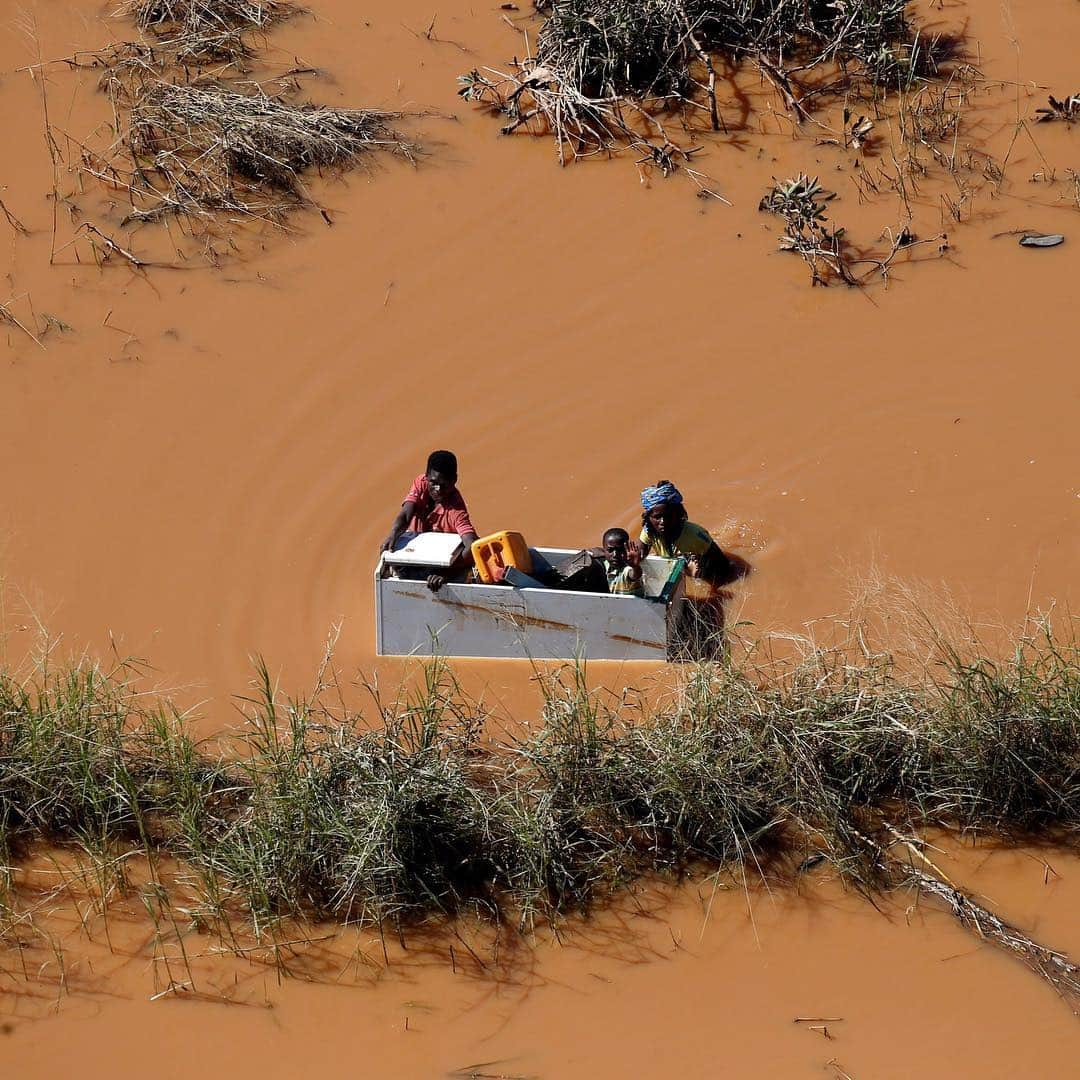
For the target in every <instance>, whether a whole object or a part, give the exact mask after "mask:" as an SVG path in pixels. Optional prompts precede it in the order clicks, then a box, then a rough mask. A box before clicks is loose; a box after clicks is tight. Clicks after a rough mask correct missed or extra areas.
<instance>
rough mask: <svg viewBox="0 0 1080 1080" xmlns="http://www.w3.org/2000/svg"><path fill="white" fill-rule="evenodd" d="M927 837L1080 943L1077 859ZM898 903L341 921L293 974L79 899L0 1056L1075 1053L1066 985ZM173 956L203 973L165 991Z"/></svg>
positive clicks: (733, 903)
mask: <svg viewBox="0 0 1080 1080" xmlns="http://www.w3.org/2000/svg"><path fill="white" fill-rule="evenodd" d="M935 858H936V859H937V860H938V861H939V863H940V864H942V866H943V869H945V870H946V872H947V873H949V874H950V875H951V876H953V877H955V878H959V879H961V880H963V881H965V882H966V883H967V884H968V885H969V886H970V887H972V888H974V889H977V890H979V891H980V892H981V893H982V894H985V895H984V897H983V900H984V902H986V899H987V898H989V900H990V901H991V902H992V903H993V904H994V906H995V907H996V909H997V910H998V911H1000V912H1001V913H1003V914H1005V915H1007V916H1008V917H1009V918H1011V919H1013V920H1014V921H1017V922H1020V923H1022V924H1024V925H1026V926H1028V927H1030V928H1032V929H1033V930H1034V932H1035V933H1036V934H1037V936H1039V937H1041V938H1042V939H1043V940H1044V941H1045V942H1048V943H1052V944H1054V945H1055V946H1057V947H1059V948H1064V949H1068V950H1070V951H1071V952H1072V953H1073V955H1076V954H1077V953H1080V934H1078V928H1077V922H1076V918H1075V912H1076V905H1077V903H1078V902H1080V891H1078V883H1080V861H1078V860H1077V859H1076V858H1075V857H1068V856H1063V855H1060V854H1054V855H1048V856H1044V855H1040V853H1038V852H1036V851H1028V850H1015V851H990V850H988V849H969V850H961V851H956V850H954V851H953V854H952V857H948V858H946V857H945V856H942V855H935ZM1047 859H1048V860H1049V864H1048V863H1047V861H1046V860H1047ZM907 902H908V901H907V900H905V897H904V896H902V895H899V896H897V897H896V898H895V900H894V901H893V902H886V903H885V904H884V906H883V909H882V910H881V911H876V910H875V909H874V908H873V907H871V906H870V905H869V904H867V903H866V902H865V901H862V900H860V899H858V898H857V897H854V896H852V895H850V894H844V893H843V892H841V891H840V890H839V889H838V887H837V886H836V884H835V882H833V881H831V880H829V879H828V878H827V877H826V878H821V879H818V878H816V876H811V877H810V878H808V879H807V880H806V881H805V882H804V884H803V886H802V887H801V888H800V890H799V893H798V894H797V895H796V894H794V893H792V892H790V891H788V890H786V889H782V890H779V891H774V892H772V893H769V892H768V891H767V890H765V889H764V888H763V887H761V886H756V887H752V888H751V890H750V892H749V894H744V892H743V890H742V889H741V887H739V886H738V885H732V884H727V883H722V884H719V885H717V886H716V887H715V888H713V887H711V886H710V885H709V884H708V883H704V884H701V885H699V886H697V887H682V888H680V889H678V890H675V889H671V888H668V887H660V886H650V887H645V888H642V889H640V890H638V892H637V893H636V894H635V896H634V897H633V898H632V900H631V898H627V899H626V900H624V901H623V902H622V903H620V904H618V905H617V906H616V908H615V909H614V910H612V911H608V912H605V914H604V915H603V917H602V918H599V919H596V920H593V921H590V922H587V923H584V924H582V923H580V922H577V921H571V924H570V926H569V927H567V928H565V930H564V933H563V935H562V936H561V939H560V941H559V942H558V943H556V942H553V941H550V940H547V938H546V935H544V934H541V935H540V936H539V937H538V938H537V939H534V940H529V941H518V942H517V943H516V947H515V944H514V941H513V935H512V934H506V935H504V945H503V950H502V952H500V953H499V954H494V953H493V952H492V950H491V943H490V940H489V939H490V935H485V934H484V933H482V932H478V931H477V930H476V928H470V927H469V926H468V925H467V924H462V925H461V926H460V927H459V929H458V934H457V936H453V935H450V934H447V933H445V932H436V933H434V934H432V935H422V934H415V933H414V934H411V935H409V936H407V938H406V944H407V946H408V948H407V951H404V952H403V951H402V949H401V947H400V946H399V945H398V944H397V943H396V942H393V941H392V942H390V943H389V944H388V946H387V953H388V959H389V964H387V961H386V960H385V959H384V957H383V952H382V948H381V946H380V944H379V942H378V941H377V940H372V939H370V938H366V937H365V936H364V935H343V936H341V937H338V938H335V939H332V940H324V941H321V942H316V944H314V945H310V946H304V947H302V948H301V949H300V950H299V956H286V962H287V963H288V964H290V965H291V966H292V967H293V969H294V971H295V972H296V973H298V974H299V975H300V976H302V977H299V978H286V979H284V980H283V981H282V980H279V979H278V978H277V977H276V975H275V971H274V968H273V966H272V965H269V964H267V963H266V960H267V957H266V956H265V955H262V956H261V957H260V959H261V961H262V962H260V963H254V962H252V961H251V960H244V959H237V958H235V957H230V956H229V955H221V954H220V950H217V947H216V946H214V945H213V944H212V943H211V942H209V941H208V939H205V938H200V937H199V936H198V935H194V936H191V937H189V938H188V939H187V945H186V948H187V952H188V957H189V964H188V965H187V966H185V965H184V964H183V963H182V962H181V960H180V956H179V952H178V950H177V949H176V947H175V945H169V946H167V947H165V948H159V949H157V950H155V949H154V948H153V947H152V946H151V945H150V944H149V943H148V938H150V937H151V936H152V933H151V931H150V930H149V929H148V927H147V921H146V919H145V917H141V918H140V917H138V916H137V915H134V916H131V917H129V920H125V918H124V916H123V914H122V913H119V914H118V913H117V912H116V911H114V913H113V915H112V916H111V918H110V925H109V938H110V939H111V942H112V949H111V950H110V949H109V948H108V947H107V943H106V940H105V931H104V926H103V924H102V922H101V920H100V919H97V918H95V917H94V916H93V915H91V914H89V911H88V914H87V917H86V922H87V927H88V930H89V934H90V939H89V940H88V939H87V937H86V936H85V935H83V936H78V935H76V934H75V933H73V932H71V931H70V930H69V931H68V932H67V933H66V934H64V940H65V943H66V946H67V951H68V953H69V954H70V955H69V956H68V960H67V965H68V967H67V980H68V987H69V992H68V993H67V995H63V994H61V995H59V997H60V1001H61V1004H60V1008H59V1012H58V1014H57V1012H56V1009H55V1002H56V1000H57V996H58V989H57V987H56V986H55V981H56V975H57V968H56V965H55V963H54V962H52V959H51V956H50V954H49V953H48V952H47V951H45V952H43V953H41V954H40V955H39V954H36V953H35V954H31V957H30V960H31V962H41V963H42V976H41V978H40V979H38V980H37V981H36V982H35V981H31V982H29V983H26V982H21V981H20V982H17V983H16V982H12V990H11V992H9V993H7V994H6V995H4V997H3V998H0V1005H2V1006H3V1008H4V1016H3V1017H0V1022H2V1024H3V1030H4V1031H5V1033H6V1036H7V1037H6V1038H4V1039H3V1050H4V1064H5V1075H12V1076H16V1075H18V1076H36V1075H46V1074H48V1075H57V1074H60V1073H66V1072H77V1073H78V1074H79V1075H81V1076H85V1077H87V1078H88V1080H94V1078H97V1077H102V1078H105V1077H115V1076H134V1075H143V1074H144V1072H145V1070H146V1069H147V1068H148V1067H152V1068H153V1071H154V1073H155V1075H159V1076H163V1077H174V1076H175V1077H183V1076H190V1075H192V1074H193V1073H208V1074H211V1075H221V1076H226V1075H227V1076H231V1077H234V1078H236V1080H244V1078H247V1077H253V1078H254V1077H266V1076H273V1077H277V1076H282V1077H284V1076H294V1075H297V1074H298V1073H301V1072H303V1073H304V1074H305V1075H319V1076H355V1075H357V1074H362V1075H370V1076H401V1077H442V1076H469V1075H487V1076H503V1077H520V1076H530V1077H583V1078H584V1077H601V1076H603V1077H608V1076H610V1077H617V1076H649V1077H660V1076H687V1077H707V1076H720V1075H723V1076H770V1077H771V1076H776V1077H815V1076H818V1077H820V1076H823V1075H824V1076H827V1077H833V1078H837V1077H843V1076H845V1075H847V1076H853V1077H859V1078H865V1077H880V1078H895V1080H901V1078H905V1077H911V1076H929V1077H969V1076H970V1077H993V1078H997V1077H1001V1078H1005V1077H1015V1076H1060V1077H1065V1076H1071V1075H1073V1073H1074V1071H1075V1061H1076V1056H1077V1053H1080V1027H1078V1026H1077V1023H1076V1018H1075V1016H1074V1015H1073V1014H1072V1013H1071V1012H1070V1011H1069V1009H1068V1007H1066V1006H1065V1005H1064V1004H1063V1003H1062V1002H1061V1001H1060V1000H1059V999H1058V998H1057V997H1056V996H1055V994H1054V992H1053V990H1052V989H1051V988H1050V987H1049V986H1048V985H1047V984H1046V983H1044V982H1042V981H1041V980H1040V979H1039V978H1038V977H1037V976H1035V975H1034V974H1032V973H1031V972H1030V971H1028V970H1027V969H1025V968H1024V967H1023V966H1022V965H1021V964H1019V963H1018V962H1017V961H1015V960H1013V959H1011V958H1009V957H1007V956H1005V955H1003V954H1001V953H1000V952H997V951H996V950H994V949H993V948H992V947H990V946H987V945H980V943H979V941H978V939H977V938H975V937H973V936H972V935H971V934H969V933H968V932H966V931H964V930H962V929H960V928H958V927H957V926H956V925H955V924H954V923H953V922H952V921H951V920H950V918H949V917H948V916H947V915H945V914H944V913H942V912H941V911H938V910H932V909H930V908H927V907H922V908H919V907H914V906H913V907H906V906H905V904H906V903H907ZM67 918H69V919H70V915H68V916H67ZM54 929H58V928H57V927H54ZM313 936H315V937H319V936H320V935H319V933H318V931H315V932H313ZM470 949H471V950H472V953H471V954H470V951H469V950H470ZM165 955H169V956H171V964H172V970H173V973H174V977H175V978H176V981H177V982H183V983H186V982H188V981H189V979H193V980H194V982H195V992H194V993H193V992H191V991H190V990H185V991H179V992H176V993H172V994H170V993H167V992H163V991H164V988H165V987H167V985H168V983H167V980H166V979H165V975H164V970H163V961H162V957H164V956H165ZM361 955H362V956H363V957H365V958H366V960H364V961H361V960H359V959H358V958H359V957H360V956H361ZM155 956H156V957H157V959H153V957H155ZM76 957H77V959H76ZM480 964H483V965H484V966H483V967H482V968H481V967H480ZM4 967H5V968H6V969H8V970H10V969H11V966H10V963H8V962H5V964H4ZM305 973H306V979H307V980H308V981H306V980H305V978H304V977H303V976H304V975H305ZM9 981H10V980H9ZM32 994H36V995H38V996H31V995H32ZM215 995H223V996H224V997H226V998H227V999H229V1000H231V1001H232V1002H233V1004H222V1003H220V1001H214V1000H208V999H212V998H213V997H214V996H215ZM43 1065H47V1068H44V1069H43Z"/></svg>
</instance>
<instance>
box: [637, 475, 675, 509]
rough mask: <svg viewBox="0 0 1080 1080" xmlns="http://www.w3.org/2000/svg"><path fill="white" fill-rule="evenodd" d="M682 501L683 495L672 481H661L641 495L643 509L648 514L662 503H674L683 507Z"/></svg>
mask: <svg viewBox="0 0 1080 1080" xmlns="http://www.w3.org/2000/svg"><path fill="white" fill-rule="evenodd" d="M682 501H683V498H682V493H681V492H680V491H679V489H678V488H677V487H676V486H675V485H674V484H673V483H672V482H671V481H670V480H660V481H658V482H657V483H655V484H652V485H650V486H649V487H647V488H645V490H644V491H642V493H641V507H642V509H643V510H645V512H646V513H647V512H648V511H650V510H652V508H653V507H654V506H659V505H660V504H661V503H674V504H675V505H676V506H681V505H682Z"/></svg>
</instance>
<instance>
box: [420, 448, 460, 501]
mask: <svg viewBox="0 0 1080 1080" xmlns="http://www.w3.org/2000/svg"><path fill="white" fill-rule="evenodd" d="M427 482H428V490H429V491H430V492H431V497H432V498H433V499H434V500H435V501H436V502H442V501H443V500H444V499H447V498H449V497H450V496H451V495H453V493H454V489H455V488H456V487H457V458H456V457H455V456H454V455H453V454H452V453H451V452H450V451H449V450H433V451H432V452H431V453H430V454H428V459H427Z"/></svg>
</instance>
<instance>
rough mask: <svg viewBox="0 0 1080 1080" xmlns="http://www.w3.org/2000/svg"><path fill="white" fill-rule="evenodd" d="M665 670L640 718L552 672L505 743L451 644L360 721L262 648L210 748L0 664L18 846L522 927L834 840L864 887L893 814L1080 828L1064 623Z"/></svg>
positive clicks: (259, 902)
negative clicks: (273, 672) (866, 650)
mask: <svg viewBox="0 0 1080 1080" xmlns="http://www.w3.org/2000/svg"><path fill="white" fill-rule="evenodd" d="M673 677H674V678H675V679H676V680H677V688H676V689H677V692H676V693H675V695H674V697H673V699H672V702H671V704H669V705H668V706H666V707H665V708H663V709H661V710H660V711H658V712H657V713H655V714H647V713H646V712H645V711H644V710H642V709H629V708H627V707H625V706H621V707H620V706H615V705H609V704H607V703H606V700H605V699H604V698H603V697H601V696H600V695H598V694H597V693H595V692H593V691H591V690H590V689H589V687H588V685H587V682H586V680H585V674H584V671H583V670H582V669H581V668H580V667H576V668H575V667H571V668H568V669H566V670H564V671H563V672H562V673H560V674H557V675H555V676H552V677H548V678H546V679H545V680H544V681H543V692H544V698H543V703H542V717H541V720H542V723H540V724H539V725H537V726H536V727H535V728H534V729H533V730H531V731H528V733H526V734H522V735H521V736H519V737H503V738H501V739H499V740H492V739H491V738H489V737H488V736H487V735H486V734H485V727H484V716H483V714H482V711H480V710H478V709H477V708H475V707H473V706H471V705H470V704H469V703H468V702H467V701H466V700H465V698H464V696H463V695H462V694H461V693H460V691H459V689H458V687H457V686H456V684H455V682H454V679H453V673H452V671H451V669H450V668H449V667H448V665H446V663H445V662H443V661H434V662H433V663H432V665H431V666H430V667H429V668H428V669H427V671H426V681H425V683H424V685H423V686H422V688H421V689H420V691H418V692H416V693H414V694H413V695H412V696H411V697H402V698H399V699H398V700H396V701H394V702H392V703H390V704H389V705H385V704H382V703H381V702H376V708H375V710H374V711H375V716H374V717H369V718H366V719H365V718H364V717H361V716H359V715H355V714H352V713H350V712H348V711H343V710H342V709H341V708H340V707H338V708H331V707H330V706H329V705H328V704H327V703H326V702H325V701H324V700H322V699H317V700H302V699H296V700H289V699H285V698H283V697H282V696H281V695H280V694H279V693H278V692H277V690H276V689H275V687H274V686H273V684H272V681H271V679H270V677H269V675H268V673H267V672H266V670H265V668H261V669H260V673H259V682H258V692H257V693H256V694H255V695H254V697H253V698H252V699H251V701H250V702H249V709H248V715H247V722H246V725H245V728H244V730H243V732H242V734H241V735H240V736H239V737H238V738H237V739H236V740H235V744H234V745H232V746H230V747H228V748H227V749H226V750H224V751H222V750H217V751H215V752H213V753H211V752H210V751H209V750H208V749H207V747H206V746H204V745H200V744H198V743H197V742H196V741H195V740H193V739H192V737H191V736H190V734H189V733H188V731H187V729H186V725H185V722H184V719H183V717H181V716H180V715H179V714H178V713H177V712H176V710H175V709H174V708H173V707H172V706H170V705H169V704H168V703H167V702H164V701H161V700H158V699H156V698H153V697H146V696H143V695H141V694H140V693H139V692H138V691H137V689H136V687H135V686H134V685H133V684H132V682H131V681H130V680H128V679H127V677H126V676H125V675H124V673H123V672H122V671H121V672H120V673H119V674H117V673H105V672H103V671H102V670H101V669H100V668H99V667H97V666H95V665H93V664H90V663H86V662H82V663H79V664H75V665H74V666H72V667H70V668H68V669H65V670H56V669H45V670H37V671H35V672H32V673H31V674H30V676H29V677H26V678H17V677H16V676H15V675H14V674H12V673H4V674H0V845H2V846H3V851H4V853H5V858H4V863H5V865H10V864H11V863H12V861H13V860H17V859H18V857H19V855H20V853H21V852H23V851H25V850H27V849H28V847H29V846H31V845H33V844H37V843H48V844H73V845H76V846H78V847H81V848H84V849H85V850H86V851H88V852H91V853H95V852H97V853H105V852H112V853H114V854H115V852H116V851H118V850H120V851H122V850H126V849H132V850H134V849H137V848H142V849H144V850H146V851H147V852H149V853H164V854H169V855H173V856H176V857H177V858H179V859H180V860H182V861H183V862H184V864H185V865H186V866H187V867H188V868H189V869H190V871H191V872H192V874H193V877H194V880H195V882H196V884H197V888H198V891H199V893H200V896H201V900H202V904H203V907H204V909H205V911H206V913H207V917H208V918H209V917H212V918H213V919H222V918H229V917H232V915H235V914H236V913H237V912H241V911H242V912H245V913H247V914H248V915H249V916H250V917H251V918H252V919H254V922H255V925H256V928H259V927H261V926H265V925H267V924H268V922H270V921H272V920H274V919H276V918H278V917H280V916H282V915H288V916H302V917H319V918H330V919H339V920H348V921H354V922H378V923H382V922H384V921H385V920H388V919H389V920H393V921H399V922H406V921H409V920H415V919H418V918H424V917H427V916H430V915H433V914H451V913H455V912H459V911H462V910H465V909H474V910H479V911H482V912H486V913H488V914H490V915H491V916H493V917H496V918H499V919H503V918H509V919H513V920H517V921H520V922H523V923H528V922H530V921H532V920H534V919H536V918H538V917H539V918H551V917H557V916H558V915H559V914H560V913H563V912H567V911H572V910H581V909H585V908H588V907H589V906H590V905H591V904H594V903H595V902H597V901H598V900H600V899H602V898H603V896H604V895H605V894H607V893H609V892H610V891H611V890H613V889H616V888H618V887H620V886H622V885H625V884H626V883H628V882H630V881H632V880H634V879H635V878H638V877H640V876H641V875H644V874H651V873H655V872H658V871H661V872H675V873H682V872H686V871H692V870H695V869H705V870H712V869H717V868H725V867H727V868H734V867H738V866H739V865H740V864H749V865H750V866H751V867H753V868H755V869H756V870H758V871H760V872H768V871H769V869H770V868H774V869H776V870H777V871H780V870H781V869H783V870H785V871H790V870H791V869H792V868H794V867H797V866H799V865H800V864H801V863H803V862H804V861H805V860H807V859H810V858H812V859H814V860H819V859H821V858H825V859H828V860H831V861H832V862H833V863H834V864H835V865H836V867H837V868H838V869H839V870H840V871H841V872H842V873H843V874H844V875H845V876H847V877H848V878H849V880H851V881H852V882H853V883H854V884H856V885H857V886H858V887H859V888H862V889H865V890H872V889H875V888H879V887H881V886H883V885H887V884H889V883H890V882H891V881H892V880H894V878H893V877H892V876H891V871H890V865H891V864H890V862H889V860H888V859H885V858H883V852H887V851H888V850H889V848H890V846H891V845H892V843H893V839H892V838H893V836H894V835H895V833H896V830H899V831H900V832H901V833H903V834H904V835H906V836H914V835H916V834H917V832H918V831H919V830H921V829H925V828H927V827H944V828H951V829H959V830H977V831H979V832H982V833H989V834H992V835H994V836H998V837H1005V838H1010V839H1025V838H1031V837H1039V838H1048V837H1052V838H1053V839H1054V840H1055V841H1057V842H1060V843H1065V844H1074V843H1075V842H1076V839H1077V837H1078V835H1080V832H1078V830H1080V651H1078V647H1077V644H1076V642H1075V641H1073V640H1071V639H1068V640H1062V639H1060V638H1059V637H1056V636H1055V635H1054V634H1053V633H1052V632H1051V631H1050V630H1049V629H1048V628H1047V627H1046V626H1042V627H1040V628H1039V629H1038V630H1037V632H1034V633H1032V634H1029V635H1028V636H1027V637H1025V638H1024V639H1023V640H1022V641H1021V642H1019V643H1018V644H1017V646H1016V648H1015V651H1014V652H1013V653H1012V654H1011V655H1010V656H1008V657H1006V658H1004V659H998V660H995V659H991V658H988V657H981V658H975V659H965V658H963V657H961V656H960V654H959V653H957V652H955V651H952V650H949V649H944V650H941V651H940V652H939V655H938V657H937V659H936V661H935V662H934V663H933V664H932V665H930V666H929V667H927V668H926V669H925V671H923V672H922V673H921V674H920V675H919V676H918V677H916V676H914V675H913V674H912V673H911V672H910V671H907V672H905V671H902V670H901V669H900V667H899V666H898V665H897V663H896V662H895V661H894V660H892V659H891V658H890V657H888V656H874V657H869V658H865V659H858V660H854V661H853V660H852V659H851V654H850V653H849V652H848V651H845V650H825V649H814V650H810V651H809V652H808V653H807V654H806V655H805V656H803V657H801V658H800V659H797V660H791V661H788V662H786V663H783V664H780V665H778V666H777V665H773V666H770V667H769V668H768V669H767V670H766V669H765V668H762V667H761V666H760V665H759V666H753V665H751V664H749V663H745V664H736V663H734V662H730V661H729V662H727V663H721V664H712V665H705V666H702V667H700V668H697V669H690V670H683V671H681V672H679V673H677V674H675V675H674V676H673ZM523 730H527V729H523Z"/></svg>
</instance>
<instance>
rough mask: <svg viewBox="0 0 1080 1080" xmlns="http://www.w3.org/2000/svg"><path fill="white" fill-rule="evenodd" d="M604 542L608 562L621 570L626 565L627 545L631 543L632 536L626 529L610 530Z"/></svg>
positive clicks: (605, 535) (605, 534)
mask: <svg viewBox="0 0 1080 1080" xmlns="http://www.w3.org/2000/svg"><path fill="white" fill-rule="evenodd" d="M603 541H604V554H605V556H607V561H608V562H609V563H611V565H612V566H614V567H616V568H617V569H620V570H621V569H622V568H623V567H624V566H625V565H626V545H627V544H629V543H630V534H629V533H628V532H627V531H626V530H625V529H608V531H607V532H606V533H604V538H603Z"/></svg>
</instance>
